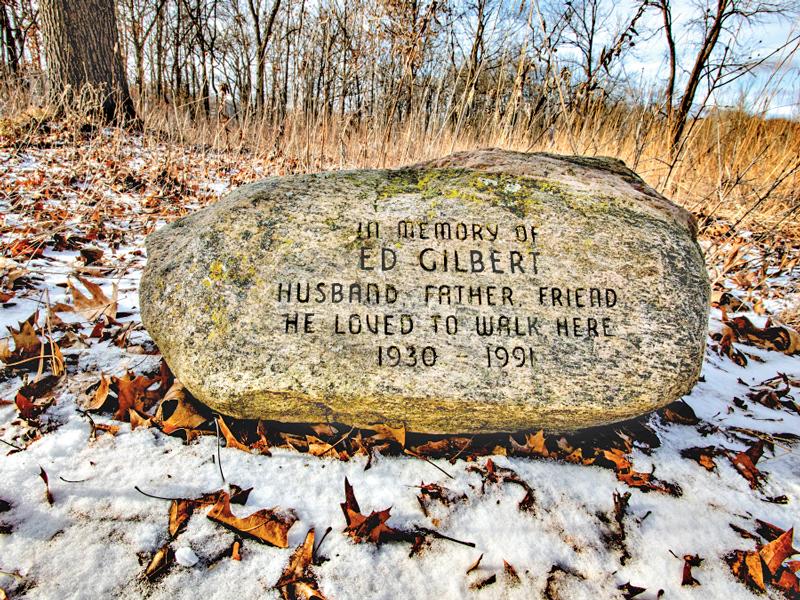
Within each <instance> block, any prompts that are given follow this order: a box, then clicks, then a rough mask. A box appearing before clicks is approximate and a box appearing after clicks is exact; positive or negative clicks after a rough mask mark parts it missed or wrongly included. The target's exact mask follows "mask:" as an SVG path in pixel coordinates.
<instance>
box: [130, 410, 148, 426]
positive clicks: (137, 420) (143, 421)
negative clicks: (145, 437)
mask: <svg viewBox="0 0 800 600" xmlns="http://www.w3.org/2000/svg"><path fill="white" fill-rule="evenodd" d="M128 421H129V422H130V424H131V431H133V430H134V429H136V428H137V427H143V428H145V429H147V428H148V427H150V426H151V425H152V424H153V419H151V418H148V417H144V416H142V415H141V414H139V413H138V412H137V411H135V410H133V409H132V408H129V409H128Z"/></svg>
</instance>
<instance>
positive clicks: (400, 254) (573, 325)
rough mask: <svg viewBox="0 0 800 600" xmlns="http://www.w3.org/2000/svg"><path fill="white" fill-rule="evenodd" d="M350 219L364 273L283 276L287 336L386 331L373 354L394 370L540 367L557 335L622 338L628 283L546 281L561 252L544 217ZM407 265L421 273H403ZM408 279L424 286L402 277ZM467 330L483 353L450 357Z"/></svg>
mask: <svg viewBox="0 0 800 600" xmlns="http://www.w3.org/2000/svg"><path fill="white" fill-rule="evenodd" d="M352 227H353V233H354V239H355V243H354V244H353V246H352V247H351V248H348V249H346V250H345V251H346V252H348V253H349V256H350V260H352V265H353V266H354V267H355V268H356V269H357V272H359V273H361V274H363V277H360V278H359V279H358V280H357V281H344V280H342V281H336V280H328V279H326V280H324V281H315V280H293V279H279V280H277V281H275V282H274V299H275V300H276V301H277V302H278V305H279V306H280V307H281V308H282V309H283V310H282V312H281V317H282V322H281V331H282V333H284V334H286V335H308V334H322V335H330V336H373V337H374V338H380V340H381V341H380V345H377V346H374V345H369V351H370V352H374V353H375V357H374V364H375V366H377V367H381V368H387V369H402V368H411V369H426V368H430V367H433V366H442V365H443V361H447V360H448V359H449V360H455V359H460V360H466V361H467V362H468V363H471V364H472V365H475V366H482V367H486V368H490V369H524V368H533V367H535V365H536V364H537V356H538V355H539V354H540V353H541V352H543V351H547V348H548V346H547V345H546V343H545V342H546V340H547V339H548V338H551V337H558V338H572V339H585V338H591V339H593V340H596V341H597V342H598V343H602V340H603V339H605V338H610V337H614V336H615V318H616V312H615V311H616V310H618V309H619V302H620V298H619V294H618V291H617V290H616V289H614V288H611V287H605V286H602V285H599V284H598V285H592V284H591V282H581V283H576V284H575V285H574V286H571V287H562V286H555V285H550V284H548V281H547V279H546V277H545V276H543V275H542V272H543V271H544V270H545V269H544V266H545V265H547V264H548V262H549V261H552V264H553V265H554V266H557V261H558V257H555V256H547V255H542V253H540V252H539V243H537V242H538V241H539V236H540V232H539V230H538V229H537V225H536V224H535V223H529V222H521V223H518V224H514V225H511V226H509V225H503V224H500V223H462V222H448V221H441V222H428V221H412V220H409V219H402V220H399V221H395V222H390V221H385V222H384V221H381V222H378V221H368V222H362V223H355V224H353V225H352ZM408 270H411V271H416V272H417V274H418V277H416V276H415V274H414V273H411V277H408V275H409V273H407V272H406V273H405V275H406V277H403V278H400V277H396V275H397V273H399V272H401V271H408ZM409 279H411V280H412V281H413V280H417V281H419V284H416V285H412V286H408V285H406V286H404V287H398V285H396V284H395V283H393V281H399V280H403V281H408V280H409ZM523 290H524V293H521V292H522V291H523ZM314 307H325V308H326V310H324V311H319V310H318V311H315V309H314ZM408 307H423V308H424V310H408ZM464 309H468V310H464ZM323 313H324V315H323ZM460 336H474V337H476V338H478V339H480V340H483V342H484V343H483V344H473V345H470V346H471V347H476V348H480V347H481V346H482V347H483V352H482V354H478V353H476V354H475V355H474V356H464V355H457V356H456V355H453V356H450V355H448V352H447V349H448V348H449V347H450V346H451V345H452V341H453V340H456V339H458V338H459V337H460ZM421 339H422V340H425V343H420V340H421ZM445 366H447V365H445ZM453 366H455V365H453Z"/></svg>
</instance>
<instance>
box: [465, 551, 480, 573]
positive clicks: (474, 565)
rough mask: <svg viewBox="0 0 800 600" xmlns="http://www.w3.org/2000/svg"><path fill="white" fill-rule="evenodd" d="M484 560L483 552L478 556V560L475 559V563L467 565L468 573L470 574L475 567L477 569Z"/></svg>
mask: <svg viewBox="0 0 800 600" xmlns="http://www.w3.org/2000/svg"><path fill="white" fill-rule="evenodd" d="M482 560H483V554H481V555H480V556H479V557H478V560H476V561H475V562H474V563H472V564H471V565H470V566H469V567H467V573H466V574H467V575H469V574H470V573H472V572H473V571H474V570H475V569H477V568H478V566H479V565H480V564H481V561H482Z"/></svg>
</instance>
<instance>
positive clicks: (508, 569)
mask: <svg viewBox="0 0 800 600" xmlns="http://www.w3.org/2000/svg"><path fill="white" fill-rule="evenodd" d="M503 572H504V573H505V574H506V575H507V576H508V578H509V579H510V580H511V584H512V585H518V584H519V583H521V580H520V578H519V575H517V570H516V569H515V568H514V567H513V566H512V565H511V564H510V563H508V562H506V561H505V560H504V561H503Z"/></svg>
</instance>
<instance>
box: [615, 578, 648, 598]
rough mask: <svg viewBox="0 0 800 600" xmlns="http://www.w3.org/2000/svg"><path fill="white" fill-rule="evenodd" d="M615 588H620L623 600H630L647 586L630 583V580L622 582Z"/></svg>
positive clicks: (644, 590)
mask: <svg viewBox="0 0 800 600" xmlns="http://www.w3.org/2000/svg"><path fill="white" fill-rule="evenodd" d="M617 589H618V590H622V596H623V598H625V600H630V598H635V597H636V596H638V595H639V594H641V593H642V592H646V591H647V588H643V587H638V586H636V585H632V584H631V582H630V581H629V582H628V583H623V584H622V585H618V586H617Z"/></svg>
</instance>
